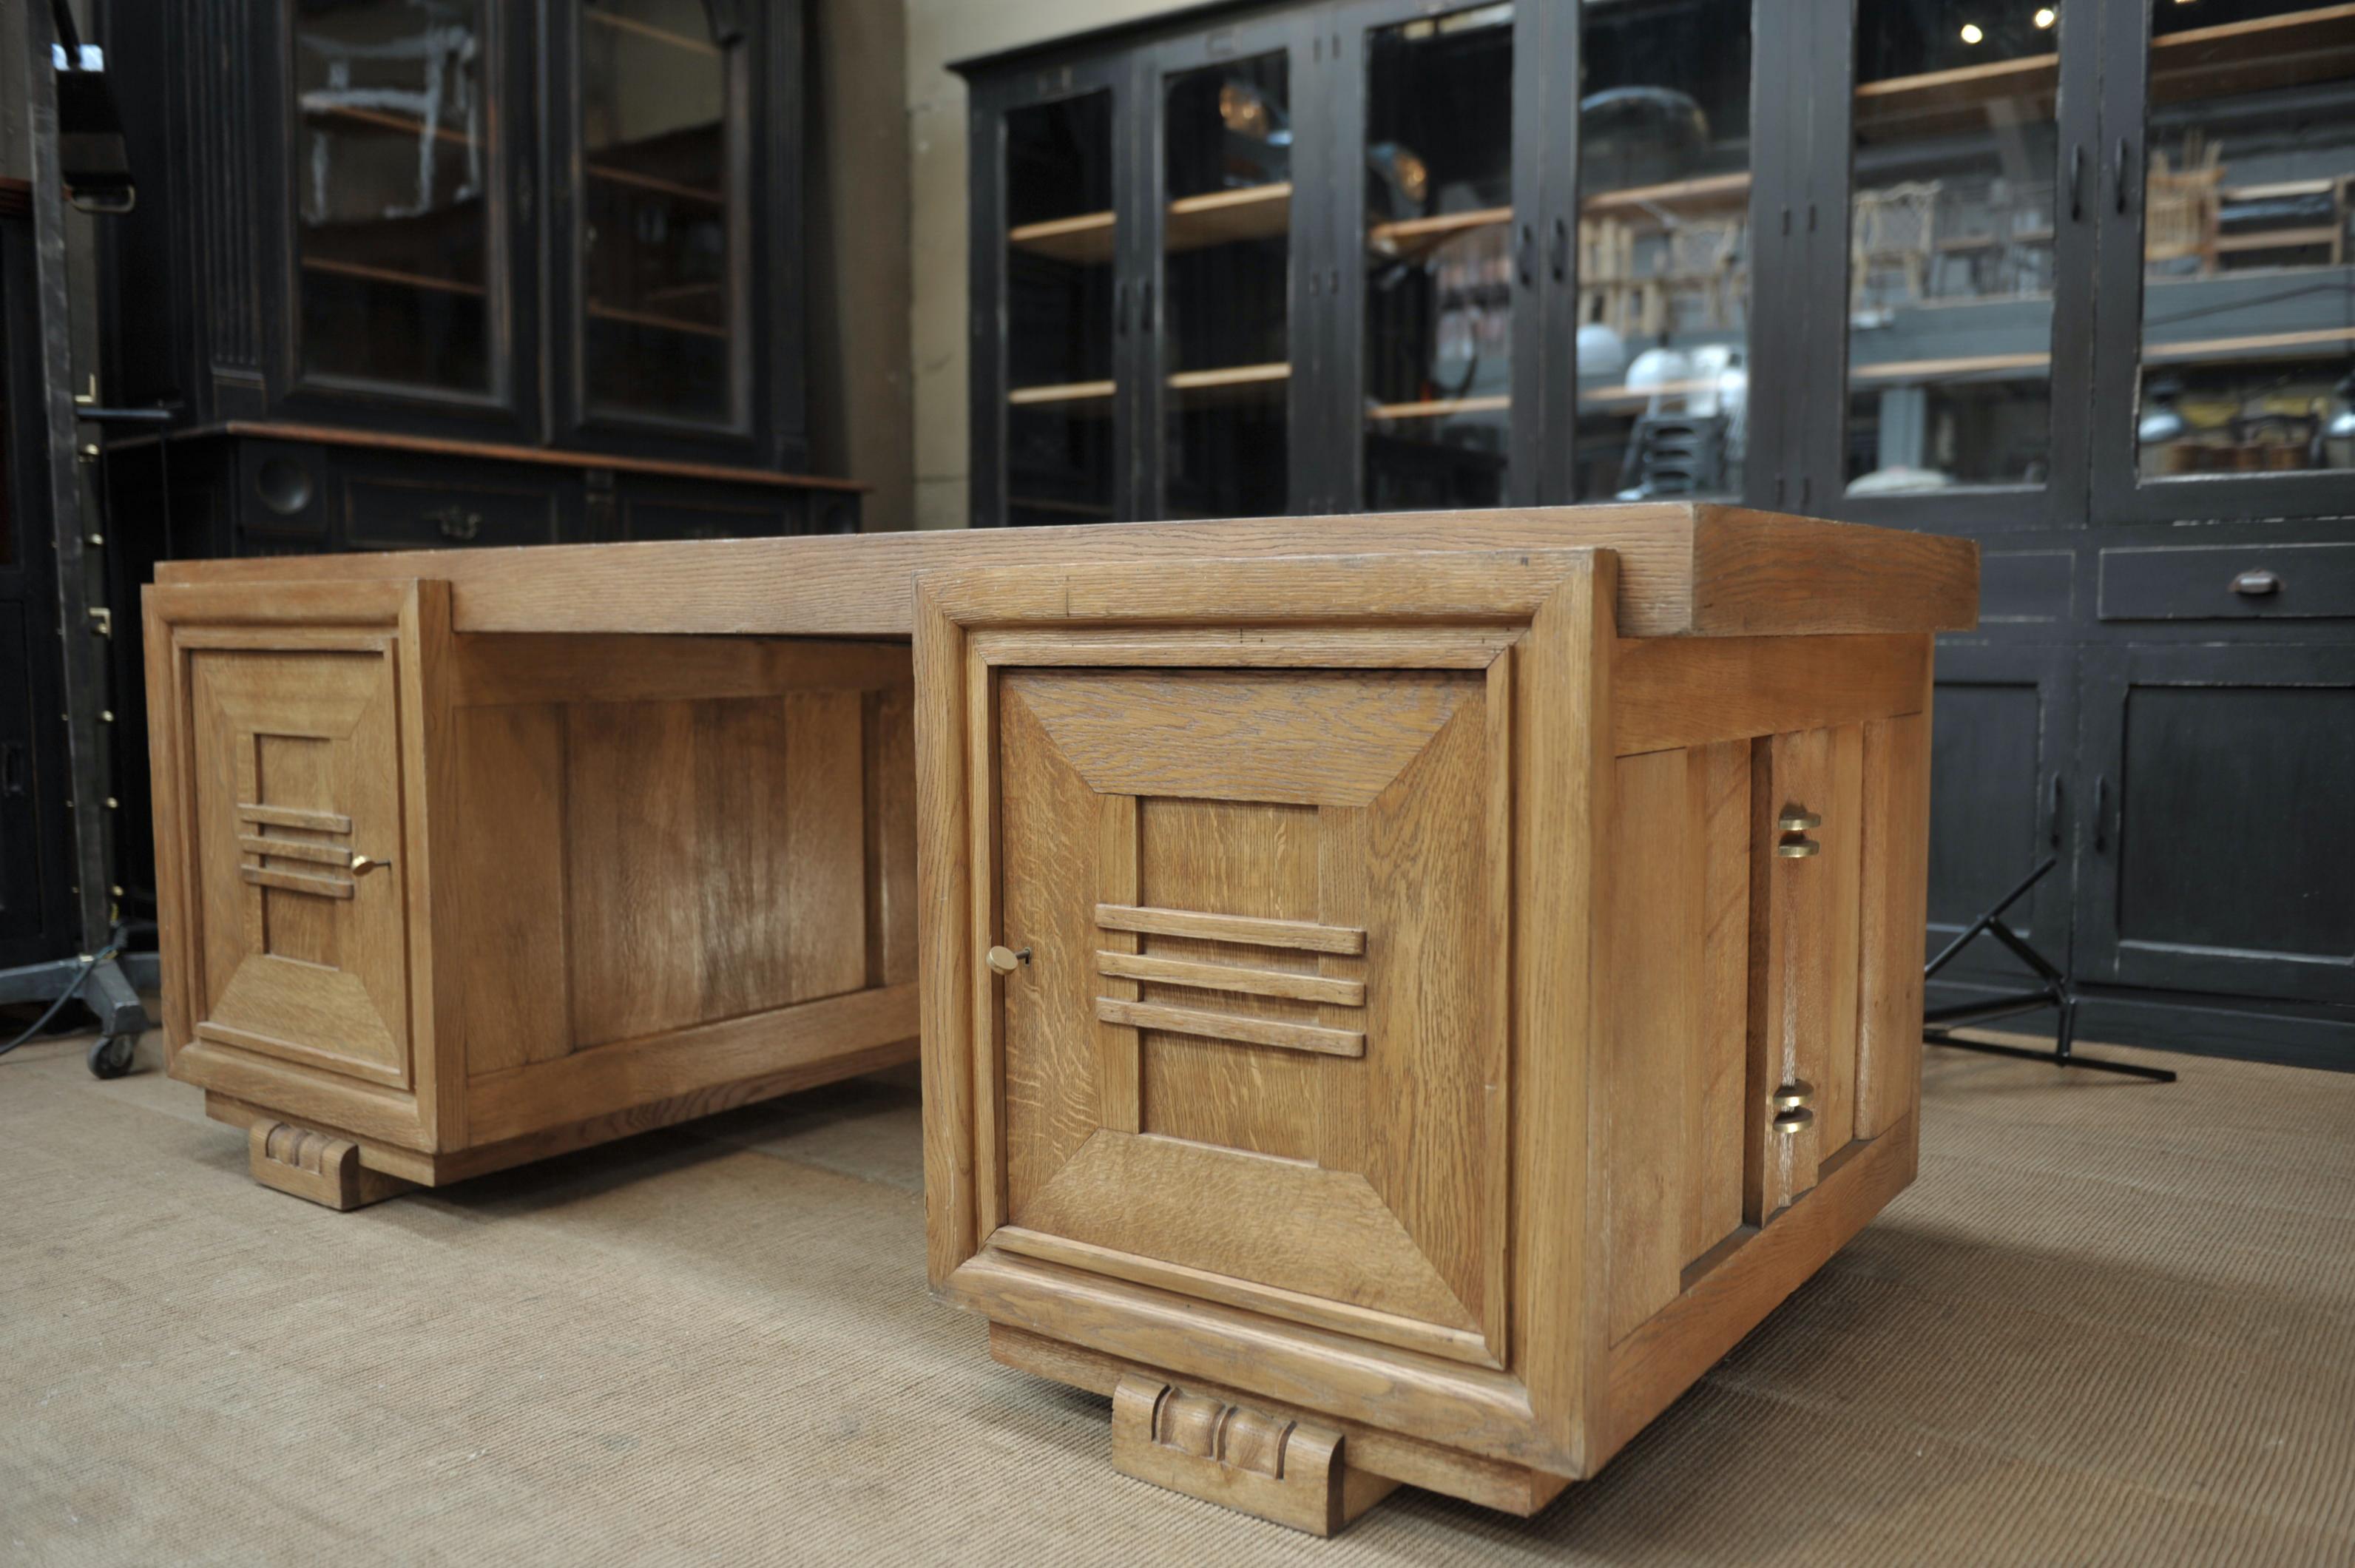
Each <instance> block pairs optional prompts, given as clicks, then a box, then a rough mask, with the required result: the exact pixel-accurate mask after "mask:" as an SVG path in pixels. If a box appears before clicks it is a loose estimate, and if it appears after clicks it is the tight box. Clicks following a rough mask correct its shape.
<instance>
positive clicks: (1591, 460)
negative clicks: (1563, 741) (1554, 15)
mask: <svg viewBox="0 0 2355 1568" xmlns="http://www.w3.org/2000/svg"><path fill="white" fill-rule="evenodd" d="M1751 6H1752V0H1589V3H1588V4H1587V5H1583V6H1582V8H1581V10H1580V20H1579V37H1578V57H1579V74H1580V81H1579V88H1578V101H1577V104H1576V114H1577V124H1578V160H1577V178H1578V208H1577V213H1578V216H1577V229H1576V234H1575V243H1576V246H1577V271H1576V276H1577V283H1578V293H1577V302H1576V328H1575V340H1574V345H1572V347H1571V351H1572V353H1573V354H1574V356H1575V364H1576V375H1577V387H1578V395H1577V409H1576V416H1575V417H1576V424H1575V433H1574V437H1573V439H1574V443H1575V452H1574V455H1573V457H1572V488H1573V492H1574V494H1575V496H1576V497H1577V498H1578V499H1579V500H1582V501H1593V500H1607V499H1610V498H1612V497H1614V496H1616V497H1621V498H1625V499H1630V500H1636V499H1650V498H1654V497H1678V496H1704V497H1713V498H1738V497H1739V496H1741V495H1742V485H1743V470H1744V464H1745V462H1746V460H1747V458H1748V452H1749V423H1750V421H1749V389H1750V308H1751V290H1750V276H1751V270H1750V251H1751V244H1750V206H1751V201H1750V195H1751V175H1752V168H1753V155H1752V135H1751V101H1750V100H1751V85H1750V84H1751ZM1867 9H1870V7H1867ZM1570 238H1571V237H1570V236H1568V235H1562V236H1558V237H1556V243H1557V244H1559V243H1562V242H1565V241H1567V240H1569V239H1570ZM1548 422H1549V423H1550V424H1554V423H1559V422H1561V421H1556V420H1554V419H1553V418H1551V417H1550V416H1549V421H1548Z"/></svg>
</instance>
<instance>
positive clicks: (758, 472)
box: [170, 420, 874, 495]
mask: <svg viewBox="0 0 2355 1568" xmlns="http://www.w3.org/2000/svg"><path fill="white" fill-rule="evenodd" d="M220 435H236V436H253V437H258V438H261V439H263V440H269V441H303V442H311V443H316V444H318V445H322V446H350V447H364V448H367V449H368V450H369V451H372V452H407V453H421V454H422V455H425V456H430V457H457V458H464V459H467V460H470V461H483V462H490V463H529V464H537V465H538V466H540V467H545V468H589V469H605V470H608V471H611V472H614V473H621V474H655V475H664V476H666V477H669V478H675V479H717V480H720V481H723V482H725V483H727V484H730V485H771V486H776V487H779V488H785V489H797V490H841V491H845V492H847V493H850V494H855V495H864V494H865V493H866V492H868V491H869V490H872V489H873V488H874V486H873V485H867V484H862V483H861V482H859V481H858V480H856V479H836V478H830V477H825V476H821V475H811V474H780V473H778V472H776V471H775V470H773V469H769V468H731V467H727V466H724V465H722V464H714V463H680V462H675V461H672V460H670V459H668V458H659V457H623V456H619V455H616V454H614V453H604V452H567V451H563V450H561V449H559V448H556V447H549V446H506V445H500V444H497V443H491V442H480V441H457V440H453V439H451V438H449V437H446V436H432V435H398V434H395V433H393V432H390V431H377V430H356V429H353V428H352V427H350V426H348V425H312V424H273V423H271V422H269V421H261V420H231V421H228V422H227V423H225V424H217V425H197V426H195V427H194V428H192V429H188V430H176V431H173V432H170V439H171V440H172V441H174V442H186V441H201V440H204V439H206V438H208V437H212V436H220Z"/></svg>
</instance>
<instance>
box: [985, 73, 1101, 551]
mask: <svg viewBox="0 0 2355 1568" xmlns="http://www.w3.org/2000/svg"><path fill="white" fill-rule="evenodd" d="M1006 221H1007V231H1006V246H1007V255H1006V362H1007V376H1006V384H1007V402H1008V403H1009V405H1010V406H1009V407H1008V408H1007V411H1006V512H1007V521H1008V522H1010V523H1017V524H1031V523H1085V522H1098V521H1103V520H1105V519H1108V518H1110V517H1112V515H1113V504H1114V490H1113V480H1114V472H1113V443H1112V437H1113V431H1112V403H1113V372H1112V326H1113V323H1112V288H1113V210H1112V94H1111V93H1109V92H1091V93H1087V94H1085V95H1083V96H1082V97H1078V98H1067V99H1063V100H1061V101H1058V102H1054V103H1042V104H1038V105H1035V106H1033V107H1031V108H1028V109H1018V110H1015V111H1014V112H1011V113H1009V114H1008V115H1007V117H1006Z"/></svg>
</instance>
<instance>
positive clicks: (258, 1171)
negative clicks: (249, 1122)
mask: <svg viewBox="0 0 2355 1568" xmlns="http://www.w3.org/2000/svg"><path fill="white" fill-rule="evenodd" d="M246 1136H247V1143H246V1147H247V1150H248V1153H249V1155H250V1159H251V1163H252V1168H253V1179H254V1180H256V1181H259V1182H260V1183H261V1185H262V1186H264V1187H274V1188H276V1189H278V1190H279V1191H281V1192H291V1193H293V1195H294V1196H295V1197H297V1198H307V1199H309V1200H311V1201H312V1202H314V1203H324V1204H325V1205H326V1206H327V1207H328V1208H330V1209H336V1210H348V1209H358V1208H362V1207H364V1206H366V1205H368V1204H370V1203H380V1202H382V1201H383V1200H386V1199H388V1198H398V1197H400V1195H401V1194H402V1193H404V1192H407V1191H409V1190H410V1189H412V1188H413V1187H415V1186H416V1183H415V1182H411V1181H403V1180H401V1179H400V1178H399V1177H397V1176H387V1175H386V1174H385V1173H384V1172H382V1171H380V1170H370V1169H368V1168H367V1167H365V1166H363V1165H362V1164H360V1151H359V1146H358V1145H357V1144H355V1143H353V1142H351V1141H350V1140H349V1139H346V1138H339V1137H334V1136H329V1135H328V1134H326V1133H321V1132H314V1131H313V1130H312V1129H310V1128H309V1127H298V1126H296V1125H293V1123H291V1122H272V1121H266V1120H265V1121H258V1122H256V1123H254V1124H253V1126H252V1128H251V1130H250V1131H249V1132H248V1134H247V1135H246Z"/></svg>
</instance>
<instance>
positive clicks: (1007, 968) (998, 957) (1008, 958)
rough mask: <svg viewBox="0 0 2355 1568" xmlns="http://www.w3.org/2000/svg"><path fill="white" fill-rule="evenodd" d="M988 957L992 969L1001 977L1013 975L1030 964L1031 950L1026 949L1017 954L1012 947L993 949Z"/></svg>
mask: <svg viewBox="0 0 2355 1568" xmlns="http://www.w3.org/2000/svg"><path fill="white" fill-rule="evenodd" d="M986 957H987V959H988V962H989V966H990V967H991V968H992V969H995V970H996V971H997V972H998V973H999V974H1001V975H1011V974H1013V973H1014V971H1016V970H1017V969H1019V968H1020V967H1022V965H1025V964H1028V963H1029V962H1030V950H1029V949H1028V948H1027V947H1026V948H1024V949H1023V950H1022V951H1021V952H1019V953H1017V952H1016V951H1014V949H1012V948H1011V947H993V948H991V949H990V950H989V952H988V954H987V955H986Z"/></svg>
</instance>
